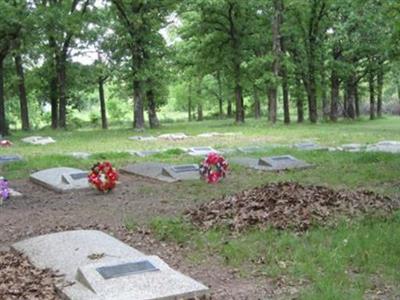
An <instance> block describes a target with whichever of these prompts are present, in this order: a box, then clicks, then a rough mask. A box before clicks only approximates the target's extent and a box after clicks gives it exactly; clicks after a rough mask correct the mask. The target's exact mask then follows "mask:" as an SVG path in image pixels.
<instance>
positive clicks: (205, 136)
mask: <svg viewBox="0 0 400 300" xmlns="http://www.w3.org/2000/svg"><path fill="white" fill-rule="evenodd" d="M222 135H224V134H223V133H219V132H204V133H200V134H198V135H197V137H202V138H210V137H216V136H222Z"/></svg>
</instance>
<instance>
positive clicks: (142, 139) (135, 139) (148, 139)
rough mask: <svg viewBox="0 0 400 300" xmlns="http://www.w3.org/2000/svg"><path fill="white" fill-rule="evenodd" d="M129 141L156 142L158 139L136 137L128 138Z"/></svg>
mask: <svg viewBox="0 0 400 300" xmlns="http://www.w3.org/2000/svg"><path fill="white" fill-rule="evenodd" d="M128 139H130V140H133V141H142V142H147V141H154V140H155V139H156V137H154V136H142V135H135V136H131V137H128Z"/></svg>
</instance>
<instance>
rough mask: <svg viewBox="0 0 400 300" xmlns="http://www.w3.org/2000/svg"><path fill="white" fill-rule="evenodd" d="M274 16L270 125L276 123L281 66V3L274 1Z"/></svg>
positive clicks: (269, 91)
mask: <svg viewBox="0 0 400 300" xmlns="http://www.w3.org/2000/svg"><path fill="white" fill-rule="evenodd" d="M273 5H274V16H273V18H272V24H271V25H272V26H271V27H272V52H273V55H274V61H273V62H272V74H274V78H273V80H272V82H271V83H270V84H269V87H268V121H269V122H271V123H275V122H276V111H277V99H276V98H277V94H278V93H277V81H278V77H279V73H280V65H281V55H282V49H281V37H280V25H281V23H282V21H281V20H282V15H281V11H282V7H281V6H282V1H281V0H274V1H273Z"/></svg>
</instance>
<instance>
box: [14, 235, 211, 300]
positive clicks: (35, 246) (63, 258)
mask: <svg viewBox="0 0 400 300" xmlns="http://www.w3.org/2000/svg"><path fill="white" fill-rule="evenodd" d="M12 247H13V248H14V249H15V250H17V251H20V252H22V253H23V254H25V255H27V256H28V258H29V260H30V261H31V262H32V264H33V265H34V266H36V267H38V268H49V269H50V270H53V271H55V272H58V273H59V274H60V275H64V277H63V280H62V281H61V282H58V283H57V284H56V285H57V288H58V289H59V291H60V292H61V294H62V295H63V296H64V297H65V298H66V299H69V300H88V299H90V300H106V299H107V300H108V299H110V300H111V299H113V300H128V299H138V300H139V299H160V300H161V299H188V298H197V297H202V296H205V295H207V293H208V288H207V287H206V286H204V285H203V284H201V283H199V282H197V281H195V280H194V279H192V278H190V277H188V276H185V275H183V274H182V273H180V272H178V271H176V270H174V269H172V268H170V267H169V266H168V265H167V264H166V263H165V262H164V261H163V260H161V259H160V258H159V257H157V256H147V255H145V254H143V253H142V252H140V251H138V250H136V249H134V248H132V247H130V246H128V245H127V244H125V243H123V242H121V241H119V240H117V239H115V238H113V237H111V236H109V235H107V234H105V233H103V232H101V231H97V230H75V231H65V232H58V233H52V234H47V235H42V236H38V237H34V238H30V239H27V240H24V241H21V242H18V243H15V244H14V245H12ZM99 254H100V255H99ZM93 255H96V256H98V257H99V258H96V259H93V258H92V257H93ZM67 283H69V284H67Z"/></svg>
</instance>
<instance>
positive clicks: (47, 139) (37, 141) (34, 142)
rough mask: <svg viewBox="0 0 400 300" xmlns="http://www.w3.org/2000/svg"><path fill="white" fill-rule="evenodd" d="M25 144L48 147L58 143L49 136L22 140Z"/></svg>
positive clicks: (30, 137)
mask: <svg viewBox="0 0 400 300" xmlns="http://www.w3.org/2000/svg"><path fill="white" fill-rule="evenodd" d="M22 141H23V142H25V143H28V144H32V145H47V144H52V143H55V142H56V141H55V140H54V139H53V138H51V137H49V136H45V137H43V136H29V137H26V138H23V139H22Z"/></svg>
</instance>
